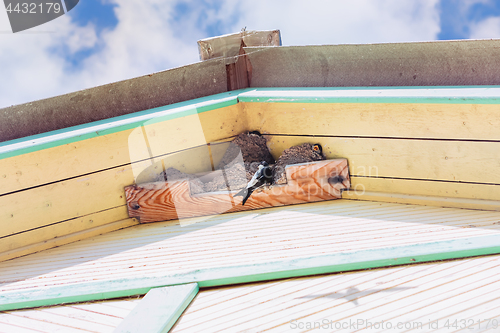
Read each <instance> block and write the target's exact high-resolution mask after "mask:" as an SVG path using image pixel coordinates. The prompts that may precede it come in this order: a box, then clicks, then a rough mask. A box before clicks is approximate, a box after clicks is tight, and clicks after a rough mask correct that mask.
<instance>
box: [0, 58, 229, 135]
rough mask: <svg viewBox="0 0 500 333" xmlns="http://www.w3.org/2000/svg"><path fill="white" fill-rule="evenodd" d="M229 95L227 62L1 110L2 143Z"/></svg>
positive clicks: (206, 62)
mask: <svg viewBox="0 0 500 333" xmlns="http://www.w3.org/2000/svg"><path fill="white" fill-rule="evenodd" d="M226 91H227V74H226V65H225V62H224V59H212V60H209V61H205V62H199V63H195V64H191V65H187V66H183V67H178V68H174V69H170V70H166V71H162V72H158V73H154V74H149V75H144V76H140V77H136V78H132V79H128V80H124V81H119V82H115V83H110V84H106V85H102V86H98V87H94V88H89V89H84V90H81V91H76V92H73V93H69V94H65V95H60V96H56V97H51V98H47V99H42V100H38V101H34V102H30V103H23V104H19V105H14V106H10V107H6V108H3V109H0V124H2V125H1V131H0V142H4V141H9V140H14V139H18V138H22V137H26V136H30V135H36V134H40V133H45V132H49V131H54V130H58V129H62V128H67V127H72V126H76V125H81V124H86V123H90V122H93V121H97V120H102V119H107V118H112V117H116V116H121V115H126V114H129V113H133V112H137V111H143V110H148V109H152V108H155V107H159V106H164V105H169V104H174V103H178V102H183V101H187V100H192V99H195V98H200V97H205V96H210V95H214V94H218V93H223V92H226Z"/></svg>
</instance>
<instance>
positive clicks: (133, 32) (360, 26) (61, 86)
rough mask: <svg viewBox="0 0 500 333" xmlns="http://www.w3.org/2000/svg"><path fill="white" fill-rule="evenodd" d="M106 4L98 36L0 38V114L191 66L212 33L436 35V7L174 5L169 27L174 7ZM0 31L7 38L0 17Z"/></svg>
mask: <svg viewBox="0 0 500 333" xmlns="http://www.w3.org/2000/svg"><path fill="white" fill-rule="evenodd" d="M106 1H111V2H113V3H115V4H116V7H115V14H116V17H117V19H118V24H117V26H116V27H114V28H113V29H111V30H107V31H104V32H102V33H101V34H100V35H99V36H98V35H97V34H96V28H95V27H94V26H93V25H92V24H88V25H86V26H84V27H81V26H78V25H76V24H75V23H74V22H72V21H71V17H70V16H68V15H64V16H62V17H60V18H58V19H56V20H54V21H52V22H49V23H47V24H44V25H42V26H39V27H37V28H34V29H32V30H28V31H27V32H26V33H17V34H9V33H1V34H0V45H1V46H0V73H1V74H0V75H1V76H0V78H1V79H0V107H5V106H8V105H12V104H18V103H24V102H29V101H33V100H36V99H41V98H47V97H51V96H56V95H60V94H64V93H68V92H72V91H76V90H80V89H85V88H89V87H94V86H97V85H102V84H106V83H110V82H115V81H118V80H123V79H127V78H131V77H135V76H139V75H145V74H149V73H152V72H156V71H160V70H164V69H168V68H172V67H177V66H182V65H186V64H189V63H193V62H196V61H198V48H197V44H196V41H197V40H198V39H201V38H206V37H210V36H207V35H206V33H205V32H204V31H206V29H209V28H210V27H213V26H219V27H222V30H224V31H223V33H231V32H237V31H240V29H241V28H243V27H245V26H247V29H249V30H259V29H262V30H268V29H280V30H281V32H282V36H283V38H282V39H283V43H284V45H301V44H338V43H375V42H399V41H420V40H433V39H435V38H436V36H437V33H438V32H439V17H438V12H437V9H436V3H437V1H438V0H427V1H420V0H406V1H401V0H380V1H373V0H350V1H344V0H335V1H315V0H308V1H304V0H289V1H268V0H254V1H243V0H241V1H238V2H237V1H231V0H220V1H218V0H213V3H212V4H214V5H215V4H220V6H213V7H214V8H218V9H207V8H206V7H203V6H200V5H199V3H198V2H197V1H194V0H190V1H187V2H186V1H183V2H182V3H184V4H187V5H188V6H189V7H191V12H189V13H187V14H185V15H183V17H182V20H181V21H177V22H176V21H175V20H174V19H175V17H174V15H175V11H174V6H175V5H176V4H177V3H179V1H161V0H143V1H137V0H106ZM221 2H222V3H221ZM209 4H210V2H209ZM73 10H74V11H75V10H78V6H77V7H75V9H73ZM0 30H3V31H10V26H9V24H8V20H7V15H6V13H5V11H3V10H0ZM34 31H53V33H33V32H34ZM94 47H95V48H94ZM92 48H94V49H92ZM87 49H92V50H95V51H94V53H93V54H92V55H90V56H89V57H87V58H85V59H84V60H83V61H81V62H80V63H79V64H78V65H77V66H76V67H75V66H72V64H71V56H72V55H74V54H75V53H76V52H78V51H82V50H87Z"/></svg>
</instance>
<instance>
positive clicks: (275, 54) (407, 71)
mask: <svg viewBox="0 0 500 333" xmlns="http://www.w3.org/2000/svg"><path fill="white" fill-rule="evenodd" d="M245 52H246V53H247V54H248V57H249V60H250V62H251V64H252V68H253V71H252V80H251V87H252V88H255V87H363V86H462V85H468V86H469V85H498V84H500V76H499V75H497V73H498V71H499V69H500V40H498V39H495V40H458V41H431V42H410V43H384V44H342V45H311V46H287V47H274V48H273V47H267V48H263V47H254V48H253V47H248V48H245Z"/></svg>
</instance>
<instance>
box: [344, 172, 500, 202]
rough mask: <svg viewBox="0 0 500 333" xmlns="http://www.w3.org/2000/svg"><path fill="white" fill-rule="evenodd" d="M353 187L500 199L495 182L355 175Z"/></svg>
mask: <svg viewBox="0 0 500 333" xmlns="http://www.w3.org/2000/svg"><path fill="white" fill-rule="evenodd" d="M351 188H352V189H353V190H356V191H357V192H359V193H362V192H363V191H365V192H384V193H394V194H407V195H417V196H438V197H446V198H463V199H477V200H499V199H500V186H498V185H495V184H474V183H459V182H440V181H430V180H416V179H397V178H374V177H356V176H354V177H351Z"/></svg>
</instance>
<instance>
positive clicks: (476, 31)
mask: <svg viewBox="0 0 500 333" xmlns="http://www.w3.org/2000/svg"><path fill="white" fill-rule="evenodd" d="M470 38H472V39H483V38H500V17H489V18H487V19H485V20H482V21H480V22H478V23H475V24H472V25H471V26H470Z"/></svg>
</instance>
